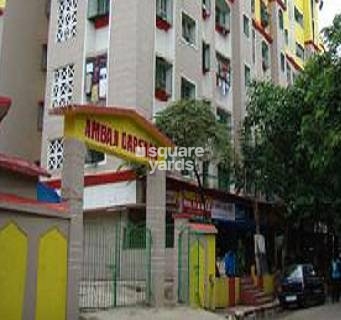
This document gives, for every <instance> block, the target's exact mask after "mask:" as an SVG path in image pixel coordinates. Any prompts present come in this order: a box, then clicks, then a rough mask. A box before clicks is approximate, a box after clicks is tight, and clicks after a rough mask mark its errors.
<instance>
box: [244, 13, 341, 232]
mask: <svg viewBox="0 0 341 320" xmlns="http://www.w3.org/2000/svg"><path fill="white" fill-rule="evenodd" d="M340 35H341V16H337V17H336V18H335V19H334V23H333V26H331V27H330V28H327V29H326V30H325V37H326V44H327V51H326V52H324V53H322V54H320V55H316V56H314V57H313V58H312V59H311V60H310V61H309V62H308V63H307V65H306V67H305V69H304V71H303V72H302V73H301V74H300V76H299V77H298V79H297V80H296V81H295V83H294V85H293V86H290V87H288V88H282V87H279V86H275V85H274V84H272V83H267V82H260V83H254V84H253V85H252V86H251V89H250V92H249V102H248V105H247V116H246V118H245V121H244V125H243V132H242V164H241V165H240V166H241V168H242V170H241V171H242V173H243V176H242V177H243V179H240V183H241V185H242V186H243V187H244V188H245V189H246V190H250V189H252V192H253V194H254V195H255V196H257V195H259V194H262V195H265V196H267V197H268V198H273V199H276V200H278V201H280V202H281V203H282V205H283V207H284V208H285V213H286V214H285V217H286V221H287V224H291V225H292V224H295V223H299V222H300V221H302V219H305V218H307V217H309V218H311V219H314V221H321V222H324V223H327V224H328V226H329V227H332V226H333V227H336V225H337V223H338V222H339V221H340V213H341V186H340V184H341V166H340V163H341V162H340V161H341V81H340V79H341V58H340V46H341V36H340ZM239 176H240V175H239Z"/></svg>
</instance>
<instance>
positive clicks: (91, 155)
mask: <svg viewBox="0 0 341 320" xmlns="http://www.w3.org/2000/svg"><path fill="white" fill-rule="evenodd" d="M104 160H105V155H104V153H103V152H98V151H95V150H91V149H88V150H87V152H86V155H85V164H98V163H100V162H103V161H104Z"/></svg>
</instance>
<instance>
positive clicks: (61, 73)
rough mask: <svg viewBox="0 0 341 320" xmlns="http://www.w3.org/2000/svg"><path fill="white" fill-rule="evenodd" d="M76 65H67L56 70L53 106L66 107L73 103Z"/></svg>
mask: <svg viewBox="0 0 341 320" xmlns="http://www.w3.org/2000/svg"><path fill="white" fill-rule="evenodd" d="M73 77H74V66H73V65H67V66H64V67H61V68H58V69H56V70H54V73H53V87H52V107H64V106H66V105H68V104H70V103H71V101H72V95H73V86H74V79H73Z"/></svg>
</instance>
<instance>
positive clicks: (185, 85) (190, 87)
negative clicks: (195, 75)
mask: <svg viewBox="0 0 341 320" xmlns="http://www.w3.org/2000/svg"><path fill="white" fill-rule="evenodd" d="M181 99H187V100H190V99H195V84H193V83H192V82H190V81H188V80H187V79H185V78H181Z"/></svg>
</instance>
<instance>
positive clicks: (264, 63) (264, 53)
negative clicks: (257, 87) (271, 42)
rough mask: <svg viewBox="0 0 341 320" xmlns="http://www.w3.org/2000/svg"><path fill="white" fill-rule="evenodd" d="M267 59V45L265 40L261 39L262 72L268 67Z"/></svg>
mask: <svg viewBox="0 0 341 320" xmlns="http://www.w3.org/2000/svg"><path fill="white" fill-rule="evenodd" d="M269 59H270V57H269V46H268V45H267V44H266V42H265V41H262V69H263V71H264V72H265V71H267V70H268V69H269V67H270V61H269Z"/></svg>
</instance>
